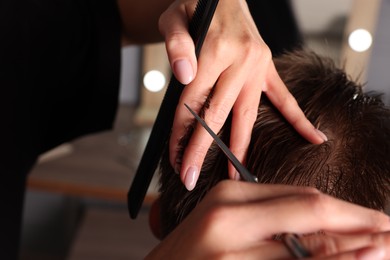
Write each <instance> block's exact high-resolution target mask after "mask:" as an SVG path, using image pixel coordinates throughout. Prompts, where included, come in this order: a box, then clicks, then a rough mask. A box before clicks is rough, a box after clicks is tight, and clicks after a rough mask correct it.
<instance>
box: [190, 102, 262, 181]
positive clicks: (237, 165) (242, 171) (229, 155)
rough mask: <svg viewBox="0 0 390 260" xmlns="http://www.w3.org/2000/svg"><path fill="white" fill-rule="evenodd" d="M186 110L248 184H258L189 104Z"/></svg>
mask: <svg viewBox="0 0 390 260" xmlns="http://www.w3.org/2000/svg"><path fill="white" fill-rule="evenodd" d="M184 105H185V106H186V108H187V109H188V110H189V111H190V112H191V114H192V115H193V116H194V117H195V118H196V120H197V121H198V122H199V123H200V124H201V125H202V126H203V127H204V128H205V129H206V131H207V132H208V133H209V134H210V135H211V136H212V137H213V138H214V141H215V142H216V143H217V145H218V146H219V148H221V150H222V151H223V153H224V154H225V155H226V156H227V158H228V159H229V161H230V162H231V163H232V164H233V166H234V168H236V170H237V171H238V172H239V173H240V175H241V178H242V179H243V180H245V181H248V182H258V181H257V177H256V176H254V175H252V174H251V173H250V172H249V171H248V170H247V169H246V168H245V167H244V165H242V164H241V163H240V161H239V160H238V159H237V157H236V156H235V155H234V154H233V153H232V152H231V151H230V149H229V148H228V147H227V146H226V145H225V143H224V142H223V141H222V140H221V139H220V138H219V137H218V136H217V135H216V134H215V133H214V132H213V130H211V128H210V127H209V126H208V125H207V124H206V122H205V121H204V120H203V119H202V118H200V117H199V116H198V115H197V114H196V113H195V112H194V111H193V110H192V109H191V108H190V107H189V106H188V105H187V104H184Z"/></svg>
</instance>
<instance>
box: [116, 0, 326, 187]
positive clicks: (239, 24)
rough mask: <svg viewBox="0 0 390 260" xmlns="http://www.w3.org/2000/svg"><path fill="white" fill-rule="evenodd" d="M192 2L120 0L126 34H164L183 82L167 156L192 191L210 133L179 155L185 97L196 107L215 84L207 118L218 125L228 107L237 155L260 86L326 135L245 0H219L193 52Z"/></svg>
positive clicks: (293, 116)
mask: <svg viewBox="0 0 390 260" xmlns="http://www.w3.org/2000/svg"><path fill="white" fill-rule="evenodd" d="M196 2H197V1H195V0H177V1H168V0H144V1H126V0H118V3H119V7H120V12H121V16H122V20H123V24H124V35H125V36H126V37H127V39H128V41H129V42H134V43H147V42H151V41H159V40H165V43H166V49H167V54H168V59H169V62H170V65H171V67H172V71H173V73H174V74H175V76H176V78H177V79H178V80H179V81H180V82H182V83H183V84H185V85H186V87H185V88H184V90H183V93H182V95H181V98H180V101H179V104H178V106H177V109H176V113H175V119H174V122H173V127H172V134H171V138H170V145H169V149H170V162H171V164H172V165H173V166H174V167H175V169H176V170H177V172H178V173H180V176H181V180H182V182H183V183H184V184H185V186H186V187H187V189H189V190H192V189H193V188H194V187H195V185H196V181H197V179H198V177H199V170H200V169H201V165H202V163H203V161H204V158H205V156H206V153H207V150H208V148H209V147H210V145H211V143H212V138H211V137H210V136H209V135H208V133H207V132H206V131H204V130H203V129H202V128H201V127H198V128H197V129H196V130H195V131H194V133H193V136H192V138H191V139H190V141H189V143H188V146H187V148H186V151H185V153H184V156H183V158H177V149H178V141H179V139H180V138H181V137H182V136H183V135H184V133H185V131H186V126H187V125H189V124H190V122H191V121H192V119H193V118H192V116H191V114H190V113H188V111H187V110H186V109H185V107H184V103H186V104H188V105H189V106H190V107H191V108H192V109H193V110H194V111H195V112H199V111H200V109H201V107H202V105H203V103H204V101H205V100H206V98H207V96H208V95H209V94H210V91H211V89H212V88H213V86H214V85H215V84H216V85H215V88H214V93H213V98H212V99H211V102H210V108H209V109H207V112H206V114H205V121H206V123H207V124H208V125H209V126H210V127H211V129H213V131H214V132H218V131H219V130H220V129H221V127H222V125H223V123H224V122H225V120H226V118H227V116H228V114H229V112H230V111H232V113H233V119H232V124H233V127H232V131H231V139H230V149H231V150H232V151H233V153H234V154H235V155H236V157H237V158H238V159H239V160H240V161H241V162H243V161H244V159H245V154H246V151H247V147H248V144H249V140H250V136H251V131H252V128H253V124H254V122H255V120H256V116H257V108H258V104H259V102H260V95H261V93H262V92H264V93H265V94H266V95H267V96H268V97H269V98H270V100H271V102H272V103H273V104H274V105H275V107H276V108H278V109H279V110H280V112H281V113H282V114H283V115H284V117H285V118H286V119H287V120H288V121H289V122H290V123H291V124H292V126H293V127H294V128H295V129H296V130H297V131H298V132H299V133H300V134H301V135H302V136H303V137H304V138H306V139H307V140H308V141H310V142H312V143H315V144H320V143H322V142H323V141H324V139H326V137H324V135H323V134H322V133H321V132H319V131H318V130H317V129H315V128H314V126H313V125H312V124H311V123H310V122H309V121H308V120H307V119H306V117H305V115H304V114H303V112H302V110H301V109H300V108H299V106H298V104H297V102H296V100H295V99H294V98H293V96H292V95H291V94H290V92H289V91H288V90H287V88H286V86H285V85H284V83H283V81H282V80H281V79H280V77H279V75H278V73H277V72H276V69H275V66H274V64H273V61H272V57H271V56H272V55H271V52H270V50H269V48H268V46H267V45H266V44H265V43H264V41H263V39H262V38H261V35H260V33H259V31H258V30H257V27H256V25H255V23H254V21H253V19H252V16H251V14H250V12H249V9H248V6H247V4H246V1H245V0H221V1H219V4H218V7H217V10H216V13H215V15H214V18H213V21H212V23H211V25H210V29H209V32H208V35H207V37H206V40H205V42H204V45H203V48H202V52H201V54H200V57H199V59H198V60H197V59H196V57H195V51H194V50H195V47H194V43H193V41H192V39H191V37H190V35H189V33H188V29H187V25H188V22H189V20H190V19H191V16H192V14H193V11H194V8H195V5H196ZM151 6H153V8H150V7H151ZM164 10H165V11H164ZM229 176H230V177H231V178H232V179H234V178H236V177H237V175H236V171H235V170H234V168H233V167H232V166H229Z"/></svg>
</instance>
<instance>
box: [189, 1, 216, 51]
mask: <svg viewBox="0 0 390 260" xmlns="http://www.w3.org/2000/svg"><path fill="white" fill-rule="evenodd" d="M218 2H219V1H218V0H199V1H198V2H197V4H196V7H195V11H194V14H193V16H192V19H191V22H190V24H189V28H188V31H189V32H190V35H191V37H192V39H193V40H194V42H195V54H196V57H199V54H200V50H201V48H202V45H203V42H204V40H205V38H206V34H207V31H208V29H209V26H210V24H211V20H212V19H213V16H214V12H215V9H216V8H217V5H218Z"/></svg>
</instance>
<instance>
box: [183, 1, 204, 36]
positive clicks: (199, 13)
mask: <svg viewBox="0 0 390 260" xmlns="http://www.w3.org/2000/svg"><path fill="white" fill-rule="evenodd" d="M206 5H207V0H199V1H198V2H197V3H196V7H195V11H194V14H193V15H192V19H191V22H190V24H189V28H188V31H189V33H190V35H191V36H192V39H197V38H198V37H199V28H200V23H201V21H202V17H203V15H204V13H205V12H204V11H205V10H206Z"/></svg>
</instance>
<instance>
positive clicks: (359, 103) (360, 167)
mask: <svg viewBox="0 0 390 260" xmlns="http://www.w3.org/2000/svg"><path fill="white" fill-rule="evenodd" d="M274 62H275V65H276V68H277V70H278V72H279V75H280V77H281V78H282V79H283V81H284V82H285V84H286V85H287V87H288V88H289V90H290V92H291V93H292V95H293V96H294V97H295V98H296V100H297V101H298V103H299V106H300V107H301V108H302V110H303V111H304V113H305V115H306V116H307V118H308V119H309V120H310V121H311V122H312V123H313V124H314V125H315V126H316V127H317V128H319V129H321V131H323V132H324V133H325V134H326V136H327V137H328V141H327V142H324V143H323V144H321V145H314V144H311V143H309V142H308V141H306V140H305V139H303V138H302V137H301V136H300V135H299V134H298V133H297V132H296V131H295V130H294V129H293V127H292V126H291V125H290V124H289V123H288V122H287V121H286V120H285V119H284V117H283V116H282V115H281V114H280V113H279V112H278V111H277V110H276V108H275V107H274V106H273V105H272V104H271V103H270V102H269V101H268V100H267V98H266V96H265V95H263V96H262V99H261V104H260V106H259V110H258V116H257V120H256V122H255V125H254V129H253V132H252V137H251V143H250V145H249V148H248V153H247V159H246V166H247V168H248V170H249V171H250V172H251V173H253V174H254V175H256V176H257V177H258V179H259V182H260V183H282V184H293V185H302V186H312V187H316V188H318V189H319V190H321V191H322V192H324V193H327V194H330V195H333V196H335V197H338V198H340V199H343V200H346V201H349V202H352V203H356V204H360V205H363V206H366V207H370V208H374V209H383V208H384V206H385V203H386V199H387V198H386V197H387V194H388V192H389V183H390V160H389V155H390V150H389V149H390V143H389V142H390V111H389V109H388V108H386V107H385V106H384V104H383V103H382V102H381V100H380V96H379V95H377V94H374V93H363V90H362V86H360V85H358V84H356V83H355V82H353V81H351V80H349V79H348V77H347V76H346V74H345V72H344V71H343V70H341V69H338V68H336V66H335V65H334V63H333V61H332V60H331V59H328V58H324V57H319V56H318V55H316V54H315V53H313V52H305V51H295V52H292V53H287V54H285V55H282V56H280V57H279V58H276V59H274ZM183 109H184V108H183ZM192 131H193V129H192V128H191V127H190V128H189V129H188V134H187V136H186V137H184V138H183V140H182V147H185V145H186V142H188V137H189V136H190V135H191V133H192ZM229 134H230V122H229V121H227V123H225V125H224V127H223V128H222V130H221V132H220V133H219V135H220V137H221V139H222V140H223V141H224V142H225V143H228V142H229ZM179 154H181V155H182V154H183V148H182V149H181V151H179ZM160 174H161V176H160V192H161V194H160V209H161V212H160V216H161V228H162V230H161V232H162V235H163V236H166V235H167V234H168V233H169V232H170V231H172V230H173V229H174V228H175V227H176V226H177V224H179V223H180V222H181V221H182V220H183V218H184V217H186V216H187V215H188V213H189V212H190V211H191V210H192V209H193V208H194V207H195V206H196V204H198V203H199V202H200V200H201V199H202V198H203V197H204V195H205V194H206V193H207V191H208V190H210V189H211V188H212V187H213V186H214V185H216V183H218V182H219V181H220V180H222V179H227V178H228V170H227V158H226V156H225V155H224V154H223V153H222V151H221V150H220V149H219V148H218V147H217V146H216V144H213V145H212V147H211V148H210V150H209V151H208V154H207V156H206V159H205V162H204V165H203V167H202V170H201V173H200V177H199V181H198V183H197V186H196V187H195V189H194V190H193V191H191V192H189V191H187V190H186V188H185V187H184V185H183V184H182V183H181V181H180V178H179V176H178V175H177V174H175V171H174V169H173V168H172V167H171V165H170V163H169V159H168V152H167V151H166V152H165V153H164V155H163V157H162V160H161V164H160Z"/></svg>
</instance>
